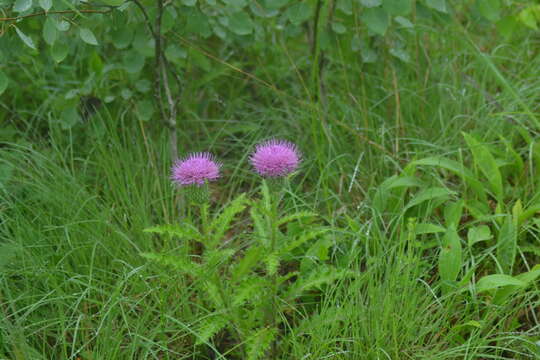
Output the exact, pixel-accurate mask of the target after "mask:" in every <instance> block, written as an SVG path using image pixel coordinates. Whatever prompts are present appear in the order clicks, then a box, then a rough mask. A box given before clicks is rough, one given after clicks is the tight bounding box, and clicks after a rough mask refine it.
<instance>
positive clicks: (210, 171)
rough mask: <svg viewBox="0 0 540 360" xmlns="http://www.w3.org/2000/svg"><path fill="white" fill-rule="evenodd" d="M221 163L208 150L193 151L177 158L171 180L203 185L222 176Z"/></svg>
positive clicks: (179, 182) (183, 184)
mask: <svg viewBox="0 0 540 360" xmlns="http://www.w3.org/2000/svg"><path fill="white" fill-rule="evenodd" d="M220 168H221V164H220V163H219V162H217V161H216V160H215V159H214V156H212V154H210V153H208V152H199V153H191V154H189V155H188V156H186V157H185V158H183V159H179V160H177V161H176V162H175V163H174V165H173V167H172V170H171V172H172V174H171V180H172V181H173V182H174V183H176V184H178V185H180V186H188V185H197V186H202V185H204V184H205V183H206V182H210V181H214V180H217V179H218V178H219V177H220V174H219V170H220Z"/></svg>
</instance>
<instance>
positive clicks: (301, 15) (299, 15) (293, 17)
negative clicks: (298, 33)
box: [286, 1, 312, 25]
mask: <svg viewBox="0 0 540 360" xmlns="http://www.w3.org/2000/svg"><path fill="white" fill-rule="evenodd" d="M311 10H312V9H311V6H309V4H307V2H305V1H299V2H297V3H296V4H294V5H292V6H291V7H289V8H288V9H287V12H286V13H287V18H288V19H289V21H290V22H291V23H293V24H294V25H300V24H302V23H303V22H304V21H306V20H308V19H309V18H310V17H311Z"/></svg>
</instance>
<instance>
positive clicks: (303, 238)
mask: <svg viewBox="0 0 540 360" xmlns="http://www.w3.org/2000/svg"><path fill="white" fill-rule="evenodd" d="M328 231H330V228H319V229H315V230H312V231H308V232H305V233H303V234H302V235H300V236H299V237H298V238H297V239H296V240H293V241H291V242H290V243H289V244H288V245H287V246H284V247H283V248H282V250H281V251H280V254H287V253H290V252H291V251H293V250H294V249H296V248H297V247H299V246H302V245H303V244H304V243H306V242H308V241H310V240H312V239H315V238H317V237H319V236H321V235H322V234H325V233H327V232H328Z"/></svg>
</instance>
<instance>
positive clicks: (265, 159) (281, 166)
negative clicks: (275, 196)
mask: <svg viewBox="0 0 540 360" xmlns="http://www.w3.org/2000/svg"><path fill="white" fill-rule="evenodd" d="M250 160H251V164H252V165H253V167H254V168H255V171H256V172H257V173H258V174H259V175H261V176H264V177H270V178H277V177H283V176H286V175H289V174H290V173H292V172H293V171H295V170H296V169H297V168H298V165H299V163H300V152H299V151H298V148H297V147H296V145H294V144H293V143H291V142H288V141H285V140H276V139H272V140H268V141H265V142H263V143H261V144H259V145H257V146H256V147H255V151H254V152H253V154H251V156H250Z"/></svg>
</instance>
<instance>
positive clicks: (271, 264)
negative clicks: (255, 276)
mask: <svg viewBox="0 0 540 360" xmlns="http://www.w3.org/2000/svg"><path fill="white" fill-rule="evenodd" d="M264 262H265V263H266V273H267V274H268V275H274V274H275V273H277V270H278V268H279V255H278V254H277V253H271V254H269V255H268V256H267V257H266V259H265V260H264Z"/></svg>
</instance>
